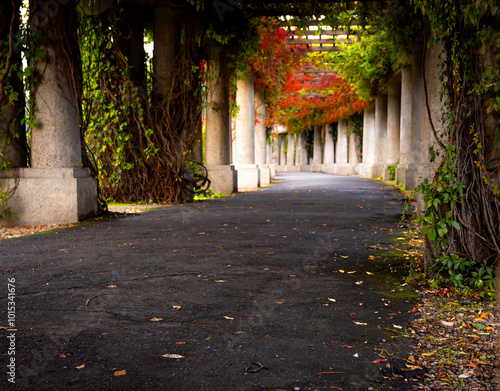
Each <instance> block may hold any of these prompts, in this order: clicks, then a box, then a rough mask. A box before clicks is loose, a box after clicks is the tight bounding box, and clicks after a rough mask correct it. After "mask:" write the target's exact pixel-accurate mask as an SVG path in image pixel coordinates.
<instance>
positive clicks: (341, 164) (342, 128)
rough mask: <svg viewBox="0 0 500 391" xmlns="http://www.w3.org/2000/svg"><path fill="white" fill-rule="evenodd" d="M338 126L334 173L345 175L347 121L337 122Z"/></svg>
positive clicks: (346, 171)
mask: <svg viewBox="0 0 500 391" xmlns="http://www.w3.org/2000/svg"><path fill="white" fill-rule="evenodd" d="M338 126H339V127H338V134H337V148H335V149H336V162H335V173H336V174H342V175H347V173H348V166H347V121H346V120H345V119H341V120H339V122H338Z"/></svg>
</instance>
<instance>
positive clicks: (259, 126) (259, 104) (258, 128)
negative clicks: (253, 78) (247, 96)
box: [254, 87, 271, 186]
mask: <svg viewBox="0 0 500 391" xmlns="http://www.w3.org/2000/svg"><path fill="white" fill-rule="evenodd" d="M254 106H255V163H256V164H257V168H258V169H259V170H260V186H267V185H269V183H271V172H270V170H269V164H268V162H267V158H266V152H267V150H266V148H267V129H266V127H265V123H266V102H265V89H264V88H262V87H259V88H257V89H255V94H254Z"/></svg>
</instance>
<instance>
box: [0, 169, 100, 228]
mask: <svg viewBox="0 0 500 391" xmlns="http://www.w3.org/2000/svg"><path fill="white" fill-rule="evenodd" d="M0 184H4V185H5V189H6V190H8V191H10V192H11V194H12V197H11V198H9V199H8V201H7V205H6V206H7V207H9V208H11V212H12V217H9V218H3V219H0V225H2V226H14V225H21V224H23V225H42V224H70V223H76V222H78V221H79V220H82V219H85V218H87V217H90V216H93V215H95V214H96V213H97V183H96V180H95V179H94V178H92V177H91V176H90V173H89V171H88V169H81V168H18V169H13V170H8V171H0ZM12 189H15V190H12Z"/></svg>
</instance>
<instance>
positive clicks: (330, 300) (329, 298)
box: [328, 298, 337, 303]
mask: <svg viewBox="0 0 500 391" xmlns="http://www.w3.org/2000/svg"><path fill="white" fill-rule="evenodd" d="M328 300H330V301H333V302H334V303H335V302H336V301H337V300H335V299H330V298H328Z"/></svg>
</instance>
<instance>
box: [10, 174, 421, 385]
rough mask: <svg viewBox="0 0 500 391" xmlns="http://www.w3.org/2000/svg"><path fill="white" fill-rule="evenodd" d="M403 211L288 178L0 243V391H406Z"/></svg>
mask: <svg viewBox="0 0 500 391" xmlns="http://www.w3.org/2000/svg"><path fill="white" fill-rule="evenodd" d="M400 198H401V195H400V194H398V193H397V192H396V191H394V190H393V189H391V188H390V187H388V186H386V185H384V184H383V183H380V182H376V181H372V180H369V179H364V178H358V177H347V176H335V175H327V174H315V173H286V174H280V175H279V176H278V183H275V184H274V185H272V186H270V187H268V188H265V189H262V190H257V191H254V192H248V193H243V194H237V195H233V196H228V197H226V198H223V199H216V200H208V201H203V202H199V203H193V204H188V205H180V206H170V207H164V208H159V209H157V210H154V211H150V212H146V213H143V214H140V215H127V216H123V215H119V216H104V217H99V218H96V219H91V220H89V221H87V222H84V223H82V224H79V225H78V226H76V227H73V228H68V229H60V230H56V231H51V232H49V233H42V234H37V235H32V236H27V237H22V238H16V239H8V240H3V241H0V270H1V271H2V276H3V277H4V278H2V279H0V284H1V288H0V294H1V297H0V308H1V313H0V316H1V318H0V326H2V327H4V329H1V330H0V336H1V338H0V343H1V344H0V348H1V351H0V353H1V355H0V366H1V368H2V370H1V371H0V388H1V389H6V390H7V389H13V390H86V391H87V390H168V391H190V390H210V391H219V390H221V391H226V390H227V391H233V390H244V391H246V390H295V391H298V390H332V389H341V390H368V389H370V387H371V389H375V390H387V389H406V388H407V386H408V384H410V383H411V382H412V381H416V379H417V377H416V376H417V375H418V373H414V371H404V369H407V367H406V366H405V363H404V361H403V360H404V359H406V358H407V357H408V348H407V346H406V345H407V343H408V341H407V338H406V336H405V335H406V333H407V332H408V326H409V323H408V322H409V320H410V319H411V316H412V315H411V311H412V309H413V307H414V302H413V299H412V298H410V294H411V292H410V290H409V287H408V286H405V285H404V281H403V280H402V278H403V277H404V276H403V275H402V269H403V265H404V256H403V255H402V254H401V253H398V251H397V250H396V249H395V248H394V246H395V245H396V244H397V243H398V241H400V239H401V238H400V236H401V230H402V228H401V227H400V226H398V223H399V222H400V216H401V213H402V212H403V201H402V200H401V199H400ZM398 238H399V239H398ZM9 279H10V282H9ZM9 284H10V285H9ZM13 287H14V289H15V291H14V295H13V294H12V289H13ZM9 289H10V290H11V296H10V298H9V295H8V293H9V292H8V290H9ZM12 303H14V304H15V311H11V314H10V318H9V313H8V311H7V310H8V309H9V306H10V307H11V308H10V309H11V310H13V307H12ZM12 313H14V317H13V315H12ZM9 320H10V321H11V322H13V323H11V324H9ZM5 327H11V328H12V327H14V331H13V330H12V329H5ZM13 342H14V348H15V349H14V350H15V355H13V354H12V352H11V351H12V350H13V349H12V346H13V345H12V343H13ZM9 348H11V350H9ZM9 353H10V355H9ZM13 357H14V358H15V361H13V363H14V364H15V373H14V374H15V378H14V380H15V383H12V382H9V379H11V381H12V379H13V377H12V376H11V375H12V371H11V375H9V374H7V372H9V368H7V365H8V364H9V363H11V362H12V361H10V360H11V359H12V358H13ZM389 366H390V368H389ZM10 368H12V366H11V367H10ZM412 376H413V377H414V378H415V379H413V380H412V379H409V378H411V377H412ZM405 378H406V379H405Z"/></svg>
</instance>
